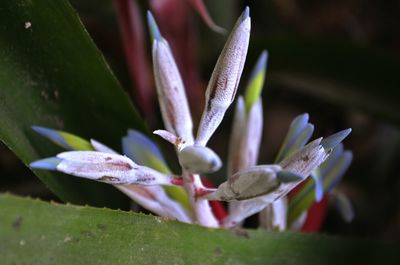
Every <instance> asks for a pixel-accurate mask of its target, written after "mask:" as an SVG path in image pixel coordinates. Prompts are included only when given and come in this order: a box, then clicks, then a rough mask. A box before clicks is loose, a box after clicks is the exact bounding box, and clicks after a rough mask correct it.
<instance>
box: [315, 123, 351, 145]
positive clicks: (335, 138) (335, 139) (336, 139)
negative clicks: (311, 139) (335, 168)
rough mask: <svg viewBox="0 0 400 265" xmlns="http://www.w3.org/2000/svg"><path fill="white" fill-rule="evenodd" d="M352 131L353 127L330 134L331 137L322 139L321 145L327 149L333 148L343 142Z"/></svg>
mask: <svg viewBox="0 0 400 265" xmlns="http://www.w3.org/2000/svg"><path fill="white" fill-rule="evenodd" d="M350 133H351V128H348V129H346V130H343V131H340V132H337V133H335V134H332V135H330V136H329V137H326V138H324V139H323V140H322V141H321V145H322V146H323V147H324V148H325V149H326V150H328V149H333V148H335V146H337V145H338V144H339V143H341V142H342V141H343V140H344V139H345V138H346V137H347V136H348V135H349V134H350Z"/></svg>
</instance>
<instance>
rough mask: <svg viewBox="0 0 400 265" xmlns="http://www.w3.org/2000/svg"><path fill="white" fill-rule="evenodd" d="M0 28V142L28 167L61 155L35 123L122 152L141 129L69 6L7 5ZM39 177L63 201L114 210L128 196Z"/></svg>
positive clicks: (60, 2) (51, 0) (39, 1)
mask: <svg viewBox="0 0 400 265" xmlns="http://www.w3.org/2000/svg"><path fill="white" fill-rule="evenodd" d="M0 25H1V26H0V36H1V38H0V102H1V104H0V121H1V126H0V139H1V140H2V141H3V142H4V143H5V144H6V145H7V146H8V147H9V148H10V149H11V150H12V151H14V152H15V153H16V154H17V155H18V156H19V157H20V158H21V160H22V161H23V162H24V163H25V164H29V163H30V162H32V161H34V160H37V159H40V158H44V157H49V156H54V155H55V154H56V152H58V151H59V150H60V149H57V148H56V147H55V146H54V144H52V143H50V142H48V141H47V140H46V139H44V138H43V137H41V136H40V135H37V134H36V133H35V132H34V131H32V129H31V126H32V125H37V126H44V127H49V128H54V129H61V130H64V131H68V132H71V133H73V134H76V135H79V136H82V137H83V138H86V139H88V138H95V139H97V140H99V141H101V142H104V143H105V144H107V145H109V146H111V147H113V148H115V149H116V150H119V149H120V148H119V143H120V139H121V137H122V136H123V135H124V134H125V132H126V129H128V128H138V129H141V130H143V124H142V121H141V120H140V118H139V117H138V114H137V112H136V111H135V109H134V108H133V106H132V104H131V103H130V101H129V99H128V97H127V96H126V95H125V93H124V92H123V91H122V90H121V88H120V85H119V83H118V82H117V80H116V79H115V77H114V75H113V74H112V72H111V71H110V69H109V67H108V65H107V64H106V62H105V61H104V58H103V57H102V55H101V54H100V52H99V51H98V49H97V48H96V47H95V45H94V44H93V42H92V40H91V39H90V37H89V36H88V34H87V32H86V31H85V29H84V28H83V26H82V24H81V22H80V21H79V19H78V17H77V16H76V13H75V11H74V10H73V9H72V8H71V6H70V5H69V4H68V2H67V1H65V0H29V1H28V0H17V1H15V0H3V1H1V6H0ZM35 172H36V173H37V175H38V177H39V178H40V179H41V180H42V181H43V182H44V183H46V185H47V186H48V187H49V188H50V189H51V190H52V191H53V192H55V193H56V194H57V195H58V196H59V197H60V198H61V199H63V200H65V201H70V202H74V203H79V204H82V203H89V204H92V205H99V206H100V205H108V206H112V207H116V206H118V205H119V203H120V202H121V200H123V199H124V197H122V195H119V193H118V192H117V191H116V190H114V188H112V187H111V186H107V185H105V184H100V183H95V182H90V181H85V180H78V179H77V178H71V177H69V176H64V175H60V174H56V173H52V172H46V171H35ZM104 194H107V196H104Z"/></svg>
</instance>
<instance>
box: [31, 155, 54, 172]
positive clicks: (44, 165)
mask: <svg viewBox="0 0 400 265" xmlns="http://www.w3.org/2000/svg"><path fill="white" fill-rule="evenodd" d="M60 163H61V159H59V158H57V157H49V158H45V159H41V160H37V161H35V162H32V163H30V164H29V166H30V167H31V168H34V169H45V170H57V166H58V164H60Z"/></svg>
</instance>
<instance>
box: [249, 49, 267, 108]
mask: <svg viewBox="0 0 400 265" xmlns="http://www.w3.org/2000/svg"><path fill="white" fill-rule="evenodd" d="M267 60H268V52H267V51H263V52H262V53H261V55H260V57H259V58H258V60H257V63H256V65H255V66H254V68H253V71H252V72H251V75H250V80H249V83H248V84H247V87H246V92H245V96H244V100H245V103H246V110H247V111H249V110H250V108H251V106H252V105H253V104H254V103H256V102H257V101H258V100H259V99H260V95H261V91H262V88H263V86H264V80H265V72H266V69H267Z"/></svg>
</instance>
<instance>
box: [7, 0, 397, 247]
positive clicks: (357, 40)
mask: <svg viewBox="0 0 400 265" xmlns="http://www.w3.org/2000/svg"><path fill="white" fill-rule="evenodd" d="M128 2H129V1H122V0H115V1H111V0H101V1H96V4H94V3H93V1H88V0H85V1H84V0H72V1H71V4H72V5H73V7H74V8H75V9H76V10H77V12H78V14H79V16H80V17H81V19H82V22H83V24H84V25H85V27H86V28H87V30H88V32H89V33H90V35H91V36H92V37H93V39H94V42H95V43H96V45H97V46H98V48H99V49H100V50H101V51H102V53H103V54H104V56H105V57H106V60H107V61H108V62H109V64H110V66H111V68H112V70H113V71H114V73H115V74H116V76H117V78H118V79H119V80H120V82H121V85H122V87H124V89H126V91H127V93H128V94H130V95H131V96H132V100H133V101H134V102H135V104H136V106H137V107H138V109H139V110H140V111H141V113H142V114H143V116H144V119H145V120H146V122H147V124H148V126H149V128H150V129H151V130H154V129H159V128H161V127H162V125H161V122H160V121H161V118H160V115H159V114H158V113H159V111H158V109H157V104H156V99H155V97H154V86H153V81H152V76H151V75H152V71H151V63H150V60H149V59H150V50H151V49H150V47H151V45H150V40H149V36H148V31H147V27H146V22H145V19H146V10H147V9H151V10H153V12H154V13H155V16H156V19H157V20H158V22H159V25H160V28H161V31H162V33H163V35H164V36H165V38H166V39H167V40H168V41H169V42H170V44H171V47H172V49H173V52H174V54H175V56H176V58H177V61H178V65H179V68H180V70H181V73H182V76H183V78H184V82H185V85H186V88H187V93H188V97H189V99H190V106H191V110H192V113H193V116H194V120H195V124H197V123H196V122H197V121H198V120H199V117H200V115H201V110H202V108H203V97H204V91H205V88H206V85H207V81H208V79H209V77H210V75H211V72H212V69H213V67H214V64H215V62H216V60H217V58H218V55H219V53H220V51H221V49H222V47H223V44H224V42H225V40H226V36H227V35H226V34H221V33H220V32H219V31H221V30H220V28H218V27H217V26H216V25H218V26H219V27H222V28H224V29H226V30H227V32H229V31H230V29H231V28H232V26H233V24H234V22H235V20H236V18H237V17H238V16H239V15H240V13H241V12H242V10H243V9H244V7H245V6H246V5H248V6H249V7H250V12H251V18H252V35H251V39H250V46H249V54H248V59H247V62H246V65H245V70H244V73H243V77H242V81H241V85H240V86H241V89H239V91H238V93H242V92H243V88H244V86H245V84H246V82H247V77H248V76H249V74H250V71H251V68H252V66H253V65H254V63H255V61H256V59H257V57H258V55H259V54H260V53H261V52H262V51H263V50H264V49H267V50H268V51H269V62H268V70H267V77H266V85H265V86H264V91H263V95H262V97H263V101H264V111H265V112H264V113H265V115H264V117H265V120H264V135H263V142H262V145H261V153H260V163H271V162H272V161H273V159H274V156H275V155H276V153H277V151H278V148H279V146H280V144H281V143H282V141H283V138H284V137H285V134H286V131H287V128H288V126H289V124H290V122H291V120H292V119H293V118H294V117H295V116H297V115H298V114H301V113H304V112H308V113H309V114H310V121H311V122H312V123H314V125H315V127H316V132H315V134H314V136H315V137H316V136H327V135H329V134H331V133H333V132H335V131H338V130H341V129H345V128H348V127H351V128H353V132H352V134H351V135H350V136H349V137H348V138H347V139H346V140H345V142H344V144H345V148H346V149H350V150H352V151H353V154H354V160H353V163H352V165H351V167H350V169H349V171H348V172H347V173H346V175H345V177H344V178H343V181H342V183H341V184H340V187H339V189H340V190H341V191H342V192H344V193H345V194H346V195H347V196H348V197H349V198H350V200H351V201H352V203H353V206H354V209H355V213H356V216H355V219H354V221H353V222H352V223H350V224H347V223H345V222H344V221H343V220H342V219H341V217H340V216H339V214H338V213H337V211H336V210H335V209H334V207H331V208H330V210H329V211H328V215H327V218H326V221H325V223H324V225H323V228H322V232H323V233H328V234H336V235H346V236H353V237H361V238H377V239H399V238H400V181H399V178H400V173H399V172H400V163H399V162H400V152H399V150H400V131H399V128H400V91H399V89H400V74H399V70H400V67H399V66H400V58H399V55H400V32H399V31H400V29H399V27H398V25H400V17H399V16H398V14H399V13H400V2H399V1H394V0H393V1H390V0H388V1H378V0H370V1H360V0H336V1H332V0H319V1H316V0H307V1H295V0H269V1H260V0H258V1H257V0H253V1H250V0H248V1H244V0H219V1H212V0H208V1H204V4H205V7H206V8H207V10H208V12H209V15H210V17H211V18H212V20H213V21H214V22H215V25H214V24H212V21H210V20H207V17H206V15H205V13H204V12H199V10H201V8H199V5H198V3H199V2H201V1H196V0H193V1H192V0H149V1H145V0H142V1H131V2H129V3H128ZM127 8H134V10H135V12H136V13H135V12H133V13H131V14H130V13H129V12H128V11H127V10H128V9H127ZM132 14H134V16H132ZM208 19H209V18H208ZM127 21H129V23H128V22H127ZM207 22H208V25H207ZM127 25H128V26H127ZM129 25H130V26H132V25H135V27H137V28H136V29H135V28H133V29H132V28H129ZM210 25H211V27H210ZM212 28H213V29H214V30H213V29H212ZM124 30H125V33H124V34H123V36H124V38H121V32H124ZM141 31H143V32H141ZM132 32H133V33H132ZM130 34H131V35H130ZM127 47H132V48H131V49H129V48H127ZM139 66H140V67H139ZM231 119H232V109H230V110H229V112H228V114H227V117H226V119H225V120H224V123H223V124H222V126H221V127H220V128H219V129H218V131H217V132H216V135H215V137H213V138H212V140H211V142H210V146H211V147H212V148H214V149H215V150H216V151H217V153H218V154H220V155H221V157H222V158H226V156H227V154H226V152H227V146H228V143H227V141H226V139H227V135H229V133H230V128H231V123H230V122H231ZM160 144H161V145H162V147H163V149H164V151H165V152H166V153H167V154H171V155H170V156H168V157H169V160H170V162H171V163H172V164H174V163H175V165H176V159H175V157H174V155H173V152H172V151H173V150H172V148H171V147H170V146H168V145H166V144H164V143H162V142H161V141H160ZM224 177H225V176H223V175H222V176H221V175H218V176H216V177H215V178H214V179H213V180H214V182H216V183H218V182H219V181H222V180H223V178H224ZM3 191H10V192H12V193H14V194H19V195H24V196H27V195H29V196H32V197H39V198H43V199H46V200H57V198H56V197H55V196H54V195H52V193H51V192H50V191H48V190H47V189H46V187H45V186H44V184H42V183H41V182H40V181H39V179H37V178H36V177H35V176H34V175H33V173H32V172H31V171H30V170H29V169H28V168H26V167H25V166H24V165H23V164H22V163H21V162H20V161H19V159H18V158H17V157H16V156H15V155H14V154H13V153H12V152H11V151H10V150H8V149H7V147H5V146H4V145H2V144H1V145H0V192H3Z"/></svg>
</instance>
